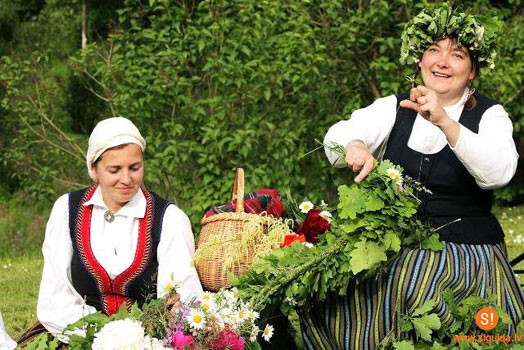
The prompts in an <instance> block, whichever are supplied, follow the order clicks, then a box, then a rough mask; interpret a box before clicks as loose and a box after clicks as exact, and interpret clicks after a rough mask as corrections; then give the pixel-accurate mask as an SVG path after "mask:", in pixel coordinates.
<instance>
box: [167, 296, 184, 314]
mask: <svg viewBox="0 0 524 350" xmlns="http://www.w3.org/2000/svg"><path fill="white" fill-rule="evenodd" d="M166 303H167V307H168V308H169V309H170V311H171V313H174V312H175V310H176V309H177V308H178V307H179V306H182V301H181V300H180V294H178V293H176V294H175V295H173V296H171V297H169V298H167V300H166Z"/></svg>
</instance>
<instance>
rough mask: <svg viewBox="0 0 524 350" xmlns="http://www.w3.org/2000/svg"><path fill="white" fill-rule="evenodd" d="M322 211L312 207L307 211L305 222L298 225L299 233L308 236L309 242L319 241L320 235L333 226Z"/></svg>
mask: <svg viewBox="0 0 524 350" xmlns="http://www.w3.org/2000/svg"><path fill="white" fill-rule="evenodd" d="M320 213H321V211H320V210H318V209H311V210H310V211H308V212H307V215H306V219H305V220H304V222H303V223H301V224H300V225H299V226H298V227H297V233H298V234H299V235H304V236H306V241H307V242H309V243H317V242H318V236H320V235H321V234H323V233H324V232H326V231H328V230H329V229H330V228H331V223H330V222H329V221H328V220H327V219H325V218H323V217H322V216H320Z"/></svg>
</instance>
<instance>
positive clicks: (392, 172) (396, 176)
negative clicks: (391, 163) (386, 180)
mask: <svg viewBox="0 0 524 350" xmlns="http://www.w3.org/2000/svg"><path fill="white" fill-rule="evenodd" d="M387 174H388V176H389V177H390V178H391V179H392V180H393V182H394V183H395V184H397V185H398V186H400V187H402V174H401V173H400V171H398V170H397V169H395V168H388V170H387Z"/></svg>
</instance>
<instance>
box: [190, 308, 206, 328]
mask: <svg viewBox="0 0 524 350" xmlns="http://www.w3.org/2000/svg"><path fill="white" fill-rule="evenodd" d="M186 320H187V321H188V322H189V326H190V327H191V328H193V329H202V328H204V325H205V324H206V319H205V317H204V314H203V313H202V312H201V311H199V310H197V309H192V310H191V312H189V315H187V318H186Z"/></svg>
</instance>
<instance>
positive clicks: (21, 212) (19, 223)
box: [0, 198, 48, 310]
mask: <svg viewBox="0 0 524 350" xmlns="http://www.w3.org/2000/svg"><path fill="white" fill-rule="evenodd" d="M47 213H48V210H41V208H39V207H38V206H37V205H34V204H30V203H28V202H24V201H21V200H20V199H16V198H13V199H11V200H10V201H0V257H1V258H7V257H14V256H20V255H24V254H31V255H36V254H38V253H39V252H40V249H41V247H42V242H43V241H44V232H45V223H46V219H47ZM0 310H1V309H0Z"/></svg>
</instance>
